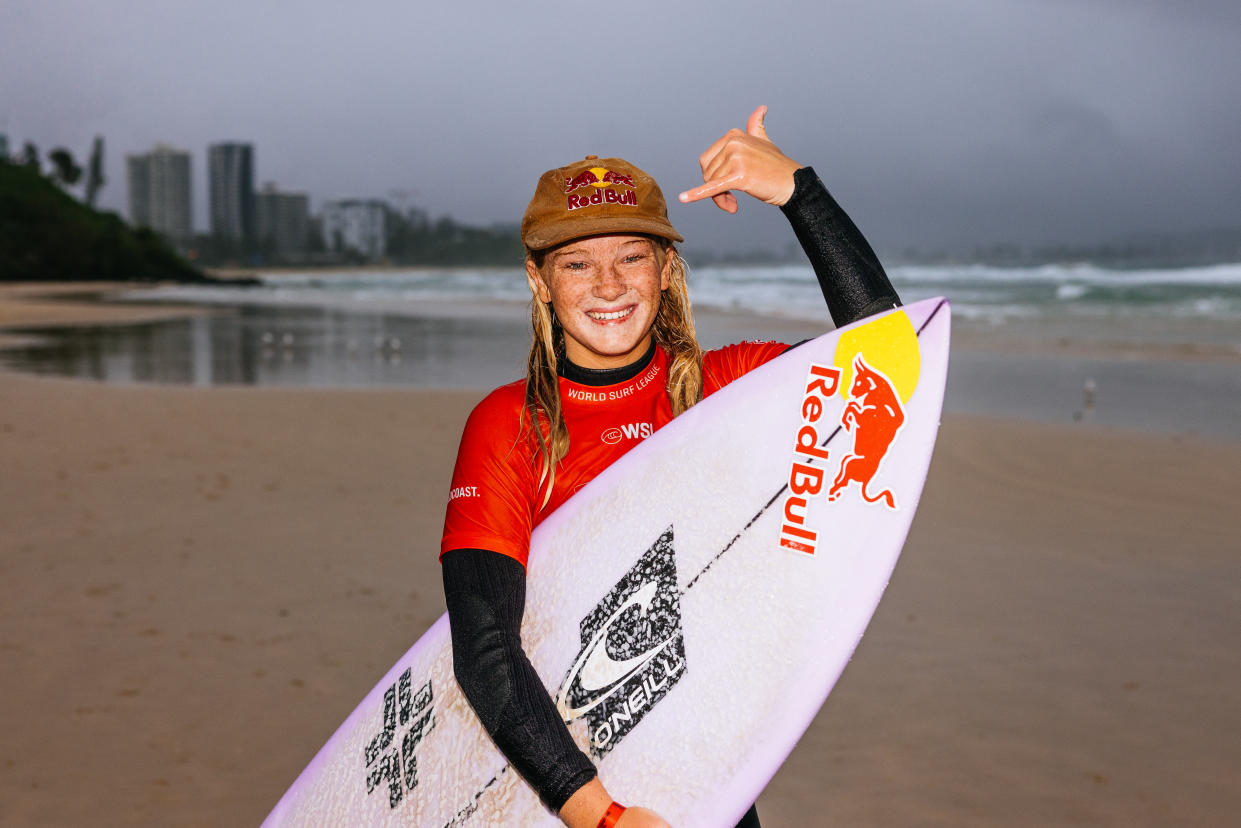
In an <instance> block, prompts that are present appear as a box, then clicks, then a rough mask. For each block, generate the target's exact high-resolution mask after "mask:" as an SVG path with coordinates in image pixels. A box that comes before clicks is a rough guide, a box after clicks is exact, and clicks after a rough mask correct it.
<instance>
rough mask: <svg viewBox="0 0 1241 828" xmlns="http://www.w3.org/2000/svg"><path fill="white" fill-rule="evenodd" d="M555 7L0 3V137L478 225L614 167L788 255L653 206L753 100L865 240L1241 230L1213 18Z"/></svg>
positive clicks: (733, 6) (1043, 4)
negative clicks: (245, 175) (213, 158)
mask: <svg viewBox="0 0 1241 828" xmlns="http://www.w3.org/2000/svg"><path fill="white" fill-rule="evenodd" d="M569 8H571V7H569V6H565V5H564V4H562V3H557V2H536V3H534V4H532V5H531V6H530V7H528V8H527V7H523V8H515V7H512V6H510V5H507V4H499V3H494V2H483V3H482V4H481V5H479V6H473V7H470V8H469V9H467V8H464V7H447V8H436V9H428V8H425V7H421V6H417V5H413V4H403V3H396V2H378V1H377V0H376V1H375V2H364V3H362V4H361V5H360V6H357V7H356V8H355V7H350V8H349V9H346V8H344V7H338V6H336V5H335V4H325V3H320V2H308V3H306V4H304V5H303V6H300V7H299V12H298V14H297V15H288V14H285V13H283V12H281V11H280V10H279V9H278V8H276V7H274V6H268V5H266V4H249V3H240V2H235V0H221V2H219V3H216V4H213V5H212V6H211V7H210V13H208V12H207V9H206V7H199V6H196V5H194V4H185V5H184V6H183V5H181V4H177V5H176V6H168V5H167V4H159V3H154V2H145V0H143V1H142V2H138V3H136V4H135V8H133V9H132V10H131V11H132V13H130V14H126V15H116V14H111V13H108V12H107V11H106V10H105V9H102V8H100V7H99V6H97V5H96V4H93V3H87V2H82V1H81V0H62V2H58V3H55V4H46V3H37V2H31V0H15V2H14V3H12V4H10V7H9V8H8V10H7V11H6V26H5V31H4V33H0V46H3V48H0V77H6V78H13V79H22V80H21V81H20V82H14V83H12V84H9V85H7V86H6V95H5V100H4V102H3V104H0V132H4V133H7V134H8V135H9V138H10V151H11V152H16V151H19V149H20V147H21V145H22V143H23V142H25V141H27V140H29V141H33V142H34V143H36V144H38V145H39V146H40V147H41V148H44V149H47V148H50V147H53V146H57V145H63V146H67V147H69V148H71V149H72V150H73V151H74V154H75V155H77V156H79V157H80V156H81V155H83V154H84V153H85V152H86V151H87V149H88V148H89V142H90V139H91V138H92V137H93V136H94V135H95V134H102V135H103V136H104V137H105V138H106V140H107V150H108V157H107V170H108V172H109V179H110V183H109V186H107V187H105V189H104V190H103V192H102V194H101V198H100V205H101V206H103V207H105V208H108V209H117V210H123V206H124V194H123V187H118V186H117V185H116V182H117V181H118V180H119V178H120V176H121V170H122V169H123V163H122V161H121V159H122V158H123V157H124V154H125V153H132V152H136V151H141V150H142V149H143V148H145V147H149V146H151V145H152V144H153V143H155V142H157V141H168V142H171V143H174V144H176V145H178V146H182V147H188V148H190V149H191V151H192V152H193V153H194V154H195V155H197V156H202V157H204V158H205V155H203V153H204V152H205V148H206V147H207V146H208V145H210V144H212V143H215V142H219V141H222V140H235V139H240V140H244V141H247V142H250V143H253V144H254V145H255V146H256V147H258V148H260V152H261V153H262V154H263V161H262V170H261V171H257V172H258V174H257V176H256V183H259V182H262V181H277V182H279V183H280V184H281V186H282V187H289V188H293V189H296V190H299V191H303V192H305V193H307V194H308V196H309V197H310V201H311V204H312V205H313V206H316V207H317V206H318V205H321V204H322V203H323V202H324V201H327V200H336V199H345V198H361V199H366V198H384V199H388V200H391V201H393V202H395V203H398V204H399V203H401V199H398V198H397V197H396V196H395V195H394V193H396V192H398V191H399V192H402V193H405V194H407V195H405V196H403V198H404V199H405V200H406V201H407V202H412V203H413V204H416V205H417V206H419V207H420V208H422V209H424V210H426V211H428V212H430V213H431V214H433V215H451V216H453V217H454V218H456V219H458V220H460V221H463V222H467V223H470V224H473V225H478V226H487V225H491V224H494V223H506V224H512V223H515V222H516V221H518V220H519V218H520V216H521V212H522V210H523V209H524V208H525V205H526V202H527V201H528V199H529V197H530V192H531V191H532V188H533V183H534V181H535V180H536V179H537V177H538V175H539V174H540V173H542V172H543V171H544V170H546V169H548V168H551V167H554V166H558V165H561V164H564V163H567V162H569V161H571V160H574V159H577V158H581V157H583V156H584V155H586V154H598V155H600V156H602V157H606V156H608V155H620V156H622V157H625V158H627V159H628V160H630V161H632V162H633V163H636V164H637V165H639V166H641V167H642V168H643V169H645V170H647V171H648V172H650V173H652V174H653V175H654V176H655V177H656V178H657V179H658V180H659V181H660V183H661V185H662V186H663V188H664V190H665V191H666V193H667V194H668V195H669V200H670V216H671V219H672V221H673V223H674V224H675V225H676V226H677V227H678V229H679V230H680V231H681V232H682V234H683V235H685V236H686V239H687V242H686V246H687V247H688V248H692V247H702V248H707V249H721V250H727V249H742V250H744V249H752V248H755V247H767V248H782V247H783V246H784V245H785V244H787V242H788V241H789V235H788V229H787V225H786V224H785V223H784V222H783V219H782V217H781V216H780V215H779V213H778V211H774V210H765V209H763V208H761V206H759V205H756V204H754V203H752V202H749V201H743V203H742V215H741V216H740V217H734V216H727V215H725V214H723V213H721V212H719V211H718V210H715V209H714V208H713V207H711V205H703V204H696V205H680V204H676V203H675V201H674V199H675V194H676V193H677V192H679V191H680V190H682V189H686V188H688V187H690V186H693V185H694V184H695V183H696V181H697V180H698V178H699V174H698V163H697V159H698V155H699V153H701V152H702V151H703V150H704V149H705V148H706V147H707V146H708V145H709V144H710V143H711V142H712V141H713V140H714V139H715V138H717V137H718V136H719V135H721V134H722V133H723V132H724V131H725V130H726V129H728V128H730V127H735V126H743V125H744V122H745V117H746V115H747V114H748V113H749V111H750V110H751V109H753V107H754V106H755V105H757V104H760V103H765V104H768V105H769V106H770V109H771V114H770V116H769V118H768V129H769V132H770V134H771V136H772V138H773V139H774V140H775V141H776V142H777V143H778V144H779V145H780V146H781V147H782V148H783V149H784V150H785V151H786V152H788V154H789V155H790V156H791V157H793V158H795V159H797V160H798V161H801V162H803V163H808V164H812V165H813V166H814V167H815V169H816V171H817V172H819V174H820V175H821V176H822V177H823V179H824V181H825V182H826V183H827V184H828V186H829V188H830V189H831V190H832V192H833V193H834V194H835V195H836V196H837V198H838V199H839V200H840V201H841V203H842V204H843V205H844V206H845V208H846V209H847V210H848V211H849V212H850V214H851V215H852V216H853V217H854V218H855V220H857V222H858V224H859V225H860V226H861V227H862V228H863V230H864V231H865V232H866V234H867V236H868V238H870V239H871V241H872V242H873V243H874V244H875V245H876V246H877V247H880V248H883V249H889V250H892V249H898V250H899V249H902V248H903V247H905V246H907V245H915V246H928V247H934V246H936V245H939V244H961V243H979V244H989V243H995V242H1004V241H1011V242H1016V243H1042V242H1053V241H1066V242H1083V241H1098V240H1103V239H1114V238H1120V237H1125V236H1129V235H1134V234H1143V233H1151V232H1162V231H1167V232H1173V233H1176V232H1184V231H1189V230H1194V229H1197V228H1207V227H1228V226H1232V227H1238V226H1241V199H1237V198H1236V193H1237V192H1241V165H1237V164H1236V163H1235V148H1236V147H1237V146H1239V145H1241V110H1238V108H1237V107H1236V106H1235V95H1233V94H1232V93H1231V91H1230V86H1231V79H1232V78H1235V77H1238V76H1241V7H1238V6H1237V5H1236V4H1235V3H1234V2H1224V0H1185V2H1180V3H1173V2H1171V0H1167V2H1162V1H1161V0H1134V2H1124V3H1122V2H1118V0H1083V2H1068V0H990V2H985V3H984V2H981V1H980V0H949V2H944V3H937V4H925V3H917V2H911V1H909V0H894V2H892V3H886V4H868V3H863V2H860V0H858V1H855V0H844V2H841V3H835V4H831V5H830V6H805V5H803V4H799V3H794V2H792V1H791V0H774V2H772V3H770V4H765V5H764V6H762V7H756V6H751V5H749V4H743V3H739V2H732V1H731V0H719V2H715V3H712V4H706V3H699V2H692V3H686V4H656V3H653V2H645V0H636V2H635V3H633V4H631V5H630V6H629V7H627V10H628V11H629V12H630V16H629V18H628V21H629V22H628V23H627V24H626V25H623V26H619V27H618V26H616V25H613V24H611V23H609V24H608V25H607V26H595V27H594V29H595V31H594V33H593V34H592V26H591V24H590V23H589V20H588V19H584V18H583V17H582V16H581V15H580V14H579V13H577V12H574V13H569V11H568V9H569ZM647 19H649V20H650V21H651V25H650V26H647V27H645V28H644V29H640V28H639V27H638V26H637V24H636V21H638V20H647ZM17 33H20V35H21V36H20V37H17V36H16V34H17ZM6 35H7V36H8V39H7V42H5V41H6ZM221 43H227V44H228V58H227V60H225V59H223V58H222V56H221V52H220V50H219V46H218V44H221ZM260 81H261V82H260ZM200 170H201V171H200ZM205 170H206V168H205V164H204V165H198V164H196V165H195V170H194V175H195V181H194V198H195V205H194V215H195V220H196V222H197V223H198V227H199V228H200V229H205V227H206V226H207V224H208V220H207V216H208V213H207V212H206V211H207V209H208V207H207V203H206V202H207V188H206V179H205Z"/></svg>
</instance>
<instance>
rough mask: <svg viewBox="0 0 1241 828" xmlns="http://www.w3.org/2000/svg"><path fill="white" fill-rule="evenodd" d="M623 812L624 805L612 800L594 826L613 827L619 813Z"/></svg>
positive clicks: (597, 827) (618, 817) (601, 827)
mask: <svg viewBox="0 0 1241 828" xmlns="http://www.w3.org/2000/svg"><path fill="white" fill-rule="evenodd" d="M623 813H625V806H624V805H622V804H620V803H619V802H613V803H612V804H611V805H609V806H608V809H607V810H606V811H604V812H603V819H601V820H599V824H598V825H597V826H596V828H614V826H615V825H616V821H617V820H618V819H620V816H621V814H623Z"/></svg>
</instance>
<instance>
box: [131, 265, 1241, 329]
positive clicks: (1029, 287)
mask: <svg viewBox="0 0 1241 828" xmlns="http://www.w3.org/2000/svg"><path fill="white" fill-rule="evenodd" d="M889 275H890V277H891V279H892V282H893V284H894V285H896V287H897V289H898V290H899V291H900V294H901V296H902V298H903V299H904V300H905V301H906V302H913V301H916V300H918V299H924V298H927V297H931V296H948V297H950V298H951V299H952V303H953V312H954V314H955V315H956V317H957V318H958V319H964V320H970V321H976V322H979V323H983V324H989V325H1003V324H1006V323H1008V322H1010V321H1012V320H1015V319H1029V318H1037V317H1040V316H1047V315H1051V316H1067V317H1071V318H1078V319H1082V320H1085V321H1091V320H1094V319H1101V318H1116V317H1118V316H1121V317H1125V316H1128V317H1134V318H1140V317H1150V318H1159V319H1181V320H1193V321H1202V320H1208V321H1211V322H1218V323H1224V324H1235V325H1237V326H1238V329H1239V330H1241V263H1238V264H1228V265H1216V266H1212V267H1199V268H1185V269H1172V270H1109V269H1105V268H1101V267H1098V266H1095V265H1091V264H1079V265H1046V266H1041V267H1030V268H996V267H987V266H983V265H960V266H951V265H947V266H933V267H932V266H897V267H893V268H890V269H889ZM262 279H263V284H262V286H261V287H253V288H227V287H198V286H190V287H176V288H161V289H159V290H158V291H142V292H134V293H133V294H131V296H133V297H135V298H139V297H140V298H148V299H158V300H166V301H195V302H208V303H211V302H222V303H226V304H233V303H236V302H238V301H239V298H240V299H241V301H245V302H246V303H250V304H270V305H286V306H289V305H300V306H318V307H336V308H341V309H345V308H349V309H354V310H360V311H366V310H381V311H383V312H386V313H401V312H414V313H424V312H426V310H427V309H428V307H429V306H434V305H449V304H453V305H455V304H461V303H467V304H469V303H476V302H479V301H490V302H522V303H524V302H526V301H528V300H529V291H528V290H527V288H526V280H525V273H524V272H523V271H522V270H521V269H519V268H439V269H437V268H420V269H408V270H384V271H379V270H346V271H338V272H328V271H312V272H305V273H297V272H287V273H279V274H272V275H266V276H264V277H262ZM690 291H691V296H692V298H693V302H694V306H695V307H698V308H704V309H712V310H721V311H747V312H752V313H757V314H762V315H765V316H771V317H781V318H787V319H794V320H802V321H811V322H818V321H820V320H822V318H823V300H822V297H821V295H820V293H819V288H818V283H817V282H816V281H815V278H814V274H813V272H812V271H811V270H810V268H809V266H807V265H781V266H762V267H702V268H694V269H692V270H691V273H690Z"/></svg>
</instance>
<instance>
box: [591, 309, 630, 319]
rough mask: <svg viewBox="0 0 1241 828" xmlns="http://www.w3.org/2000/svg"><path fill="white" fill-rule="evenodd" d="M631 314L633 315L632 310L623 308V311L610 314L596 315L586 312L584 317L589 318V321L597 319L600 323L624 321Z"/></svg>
mask: <svg viewBox="0 0 1241 828" xmlns="http://www.w3.org/2000/svg"><path fill="white" fill-rule="evenodd" d="M631 313H633V308H625V309H624V310H618V311H612V312H611V313H598V312H597V311H586V315H587V316H589V317H590V318H591V319H598V320H599V321H601V322H603V321H607V320H609V319H624V318H625V317H626V316H628V315H629V314H631Z"/></svg>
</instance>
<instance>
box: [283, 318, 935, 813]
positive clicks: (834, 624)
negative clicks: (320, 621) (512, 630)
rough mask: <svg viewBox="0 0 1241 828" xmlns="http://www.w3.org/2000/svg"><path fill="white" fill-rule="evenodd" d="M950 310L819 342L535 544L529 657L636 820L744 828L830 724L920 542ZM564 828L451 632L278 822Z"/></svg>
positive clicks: (751, 377)
mask: <svg viewBox="0 0 1241 828" xmlns="http://www.w3.org/2000/svg"><path fill="white" fill-rule="evenodd" d="M948 335H949V310H948V304H947V302H946V300H943V299H932V300H927V301H924V302H919V303H917V304H915V305H912V306H909V307H906V308H903V309H898V310H894V311H890V312H888V313H885V314H882V315H880V316H876V317H871V318H870V319H867V320H864V321H862V322H860V323H857V324H855V325H852V326H849V327H847V328H843V329H841V330H839V331H833V332H831V333H829V334H826V335H824V336H822V337H819V338H818V339H815V340H813V341H811V342H807V343H804V344H802V345H800V346H798V347H796V348H794V349H792V350H791V351H789V352H788V353H787V354H784V355H783V356H781V357H780V358H778V359H776V360H774V361H772V362H770V363H768V364H767V365H764V366H763V367H761V368H759V369H758V370H756V371H754V372H752V373H750V374H748V375H746V376H745V377H742V378H741V379H739V380H737V381H736V382H734V383H732V384H731V385H729V386H727V387H725V388H724V389H722V390H720V391H719V392H717V393H716V394H714V395H712V396H711V397H709V398H708V399H706V400H705V401H703V402H702V403H701V404H699V405H697V406H695V407H694V408H692V409H690V410H689V411H688V412H686V413H685V414H683V415H682V416H680V417H678V418H677V419H676V420H674V421H673V422H672V423H670V424H668V425H667V426H665V427H664V428H662V429H660V430H659V431H657V432H656V433H655V434H654V435H653V436H651V437H649V438H647V439H646V440H645V441H643V442H642V443H641V444H639V445H638V446H637V447H635V448H634V449H633V450H632V451H630V452H629V453H628V454H626V455H625V456H624V457H623V458H622V459H621V460H619V461H618V462H617V463H615V464H613V465H612V466H611V467H609V468H608V469H607V470H605V471H604V472H603V473H602V474H600V475H599V476H598V477H597V478H596V479H595V480H594V481H592V482H591V483H590V485H588V486H586V487H585V488H583V489H582V490H581V491H580V492H578V493H577V494H576V495H574V496H573V498H572V499H570V500H569V501H568V502H567V503H566V504H565V505H564V506H562V507H561V508H560V509H558V510H557V511H556V512H555V513H554V514H553V515H551V516H550V517H548V519H547V520H545V521H544V522H543V524H542V525H541V526H540V527H539V528H538V530H537V531H535V533H534V535H533V537H532V539H531V547H532V548H531V553H530V561H529V566H528V583H527V599H526V613H525V621H524V623H523V626H522V641H523V644H524V646H525V649H526V651H527V653H528V654H529V656H530V660H531V662H532V663H533V665H534V667H535V669H536V670H537V671H538V673H539V676H540V677H541V678H542V679H543V682H544V683H545V684H546V686H547V688H548V691H549V692H550V693H551V695H552V698H553V699H555V700H556V702H557V704H558V706H559V709H560V711H561V713H562V714H563V715H564V716H565V718H566V720H567V721H568V722H569V729H570V732H571V733H572V734H573V736H574V738H575V739H576V740H577V742H578V744H579V745H581V746H582V748H583V749H584V750H586V751H587V753H589V754H590V755H591V756H592V758H594V760H595V762H596V763H597V765H598V766H599V769H600V773H601V776H602V779H603V781H604V783H605V784H606V785H607V788H608V790H609V792H610V793H611V794H612V795H613V796H614V797H616V798H617V799H618V800H619V801H621V802H623V803H628V804H640V805H643V806H646V807H649V808H653V809H654V810H656V811H657V812H659V813H660V814H661V815H662V816H664V817H665V818H666V819H668V820H669V821H670V822H671V823H672V824H673V825H677V826H697V825H702V826H731V825H733V824H734V823H735V822H736V820H738V819H739V818H740V817H741V816H742V814H744V812H745V811H746V809H747V808H748V807H749V806H750V804H751V803H753V802H754V800H755V799H756V798H757V797H758V795H759V793H760V792H761V791H762V789H763V787H764V786H765V785H766V784H767V782H768V781H769V780H770V779H771V777H772V776H773V775H774V774H775V772H776V770H777V769H778V768H779V767H780V765H781V763H782V762H783V761H784V759H785V758H786V757H787V756H788V754H789V752H790V751H791V750H792V749H793V746H794V745H795V744H796V742H797V740H798V738H799V737H800V736H801V734H802V733H803V732H804V731H805V729H806V728H807V727H808V726H809V724H810V722H811V720H812V719H813V718H814V715H815V713H816V712H817V711H818V710H819V707H820V706H821V705H822V703H823V701H824V699H825V698H826V697H827V694H828V692H829V691H830V690H831V688H832V685H833V684H834V683H835V682H836V679H837V678H838V677H839V675H840V673H841V671H842V670H843V669H844V666H845V664H846V663H847V662H848V660H849V658H850V656H851V655H852V653H853V650H854V648H855V647H856V646H857V643H858V641H859V640H860V638H861V636H862V632H863V631H864V630H865V628H866V625H867V623H868V622H869V620H870V617H871V615H872V614H873V612H874V609H875V607H876V605H877V604H878V602H879V598H880V595H881V594H882V592H883V589H884V587H885V586H886V585H887V582H888V578H889V576H890V574H891V571H892V568H893V566H894V565H895V563H896V559H897V556H898V555H899V554H900V550H901V547H902V545H903V544H904V540H905V535H906V532H907V531H908V529H909V524H910V521H911V520H912V519H913V514H914V509H915V507H916V506H917V502H918V497H919V494H920V492H921V489H922V484H923V481H924V480H925V478H926V471H927V466H928V464H929V463H930V458H931V450H932V447H933V445H934V441H935V434H936V431H937V429H938V426H939V417H940V408H941V405H942V402H943V392H944V381H945V377H946V374H947V365H948ZM557 824H559V820H558V819H557V818H556V816H555V814H553V813H551V812H550V811H548V810H547V809H546V808H545V807H544V806H543V805H542V803H540V802H539V800H538V798H537V796H536V795H535V794H534V792H533V791H532V790H531V788H530V787H529V786H528V785H527V784H526V783H525V782H524V781H523V780H522V779H521V778H520V777H519V776H518V774H517V773H516V772H515V771H514V770H513V769H512V768H511V767H510V766H509V765H508V763H507V761H506V760H505V758H504V756H503V755H502V754H500V752H499V751H498V750H497V749H496V747H495V746H494V745H493V744H492V742H491V740H490V738H489V737H488V736H487V734H486V732H485V731H484V730H483V728H482V726H481V725H480V724H479V722H478V719H477V718H476V717H475V715H474V712H473V710H472V709H471V707H470V706H469V704H468V702H467V701H466V700H465V698H464V697H463V696H462V694H461V691H460V689H459V688H458V687H457V683H456V681H455V680H454V678H453V673H452V653H451V642H450V639H449V632H448V620H447V617H442V618H440V619H439V620H438V621H437V622H436V623H435V624H434V625H433V626H432V627H431V629H430V630H428V631H427V633H426V634H425V635H423V637H422V638H421V639H419V641H418V642H417V643H416V644H415V645H414V646H413V647H412V648H411V649H410V650H409V652H407V653H406V654H405V655H404V656H402V657H401V659H400V660H399V661H398V662H397V663H396V665H395V666H393V668H392V669H391V670H390V671H389V672H388V673H387V675H385V676H384V678H383V680H382V681H380V682H379V684H377V685H376V686H375V688H374V690H372V691H371V692H370V694H369V695H367V697H366V698H365V699H364V700H363V701H362V703H361V704H360V705H359V706H358V708H357V709H356V710H354V712H353V713H352V714H351V715H350V716H349V718H348V719H346V720H345V722H344V724H342V725H341V726H340V728H339V729H338V730H337V732H336V733H335V734H334V735H333V736H332V738H331V739H330V740H329V741H328V743H327V744H326V745H324V747H323V748H322V749H321V750H320V751H319V753H318V755H316V756H315V758H314V759H313V761H311V763H310V765H309V766H308V767H307V768H306V769H305V770H304V771H303V772H302V774H301V775H300V776H299V777H298V778H297V780H296V781H295V782H294V783H293V786H292V787H291V788H290V789H289V790H288V792H287V793H286V794H285V795H284V797H283V798H282V799H281V800H280V802H279V803H278V804H277V805H276V807H275V809H274V810H273V811H272V812H271V814H270V815H269V816H268V818H267V820H266V821H265V822H264V825H268V826H276V825H298V826H303V825H304V826H329V825H339V826H360V825H402V826H411V825H413V826H428V827H429V828H443V827H444V826H454V825H477V826H494V825H506V826H508V825H547V826H553V825H557Z"/></svg>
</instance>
